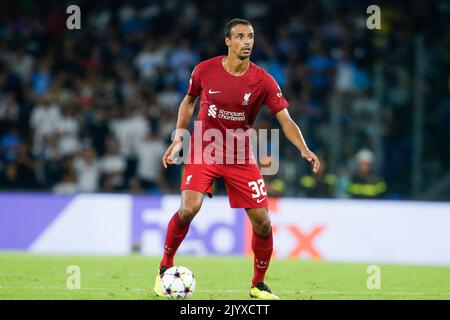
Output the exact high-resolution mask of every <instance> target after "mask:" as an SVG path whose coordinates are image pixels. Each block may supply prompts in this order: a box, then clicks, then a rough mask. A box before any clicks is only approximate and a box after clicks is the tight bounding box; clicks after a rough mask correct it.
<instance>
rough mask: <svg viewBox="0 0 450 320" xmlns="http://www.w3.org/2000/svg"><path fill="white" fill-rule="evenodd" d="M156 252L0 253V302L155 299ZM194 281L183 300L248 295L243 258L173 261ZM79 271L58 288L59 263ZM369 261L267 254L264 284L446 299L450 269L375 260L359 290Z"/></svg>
mask: <svg viewBox="0 0 450 320" xmlns="http://www.w3.org/2000/svg"><path fill="white" fill-rule="evenodd" d="M158 262H159V258H157V257H145V256H141V255H130V256H124V257H101V256H60V255H35V254H30V253H15V252H12V253H6V252H3V253H0V300H4V299H58V300H59V299H86V300H87V299H108V300H109V299H136V300H139V299H156V297H155V296H154V295H153V292H152V287H153V282H154V278H155V275H156V268H157V265H158ZM175 263H176V264H177V265H183V266H186V267H188V268H190V269H191V270H192V271H193V272H194V275H195V276H196V279H197V289H196V292H195V293H194V294H193V296H192V298H191V299H209V300H210V299H230V300H241V299H249V296H248V291H249V282H250V279H251V276H252V270H253V267H252V263H253V262H252V259H251V258H250V257H191V256H179V257H176V258H175ZM70 265H77V266H79V267H80V270H81V277H80V279H81V288H80V289H75V290H69V289H67V288H66V282H67V278H68V277H69V276H70V274H68V273H67V268H68V266H70ZM368 266H369V264H347V263H345V264H344V263H330V262H321V261H304V260H281V259H273V260H272V261H271V264H270V268H269V271H268V273H267V275H266V282H267V284H268V285H269V286H270V287H271V288H272V290H273V292H274V293H276V294H278V295H279V296H280V298H281V299H301V300H310V299H450V268H449V267H425V266H406V265H385V264H379V267H380V268H381V288H380V289H373V290H369V289H368V288H367V284H366V283H367V278H368V277H369V276H370V275H369V274H367V267H368Z"/></svg>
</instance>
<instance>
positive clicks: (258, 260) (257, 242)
mask: <svg viewBox="0 0 450 320" xmlns="http://www.w3.org/2000/svg"><path fill="white" fill-rule="evenodd" d="M252 250H253V253H254V254H255V256H254V261H253V279H252V287H254V286H256V285H257V284H258V282H264V275H265V274H266V271H267V268H268V267H269V262H270V257H271V256H272V251H273V237H272V230H270V234H269V235H268V236H260V235H258V234H256V233H255V231H253V236H252Z"/></svg>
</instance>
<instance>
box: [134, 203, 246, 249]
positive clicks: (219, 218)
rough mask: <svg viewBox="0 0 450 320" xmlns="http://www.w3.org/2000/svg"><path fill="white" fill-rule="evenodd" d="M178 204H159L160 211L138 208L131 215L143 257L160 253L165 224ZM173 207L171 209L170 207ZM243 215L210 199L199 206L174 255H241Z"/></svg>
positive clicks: (163, 239)
mask: <svg viewBox="0 0 450 320" xmlns="http://www.w3.org/2000/svg"><path fill="white" fill-rule="evenodd" d="M178 205H179V202H178V201H176V202H173V203H167V205H164V204H162V206H161V207H160V208H142V209H141V210H140V211H138V212H135V213H134V214H135V216H136V219H135V223H137V224H139V225H140V227H139V228H135V229H138V231H137V234H136V236H135V239H136V241H137V242H139V243H140V251H141V253H143V254H145V255H156V256H160V255H162V253H163V249H164V242H165V237H166V232H167V224H168V222H169V220H170V218H171V217H172V215H173V214H174V213H175V212H176V210H177V209H176V207H177V206H178ZM172 206H173V208H172ZM243 218H244V216H243V215H242V214H240V212H239V211H238V210H235V209H229V208H227V207H226V206H224V202H223V201H219V202H217V201H214V199H212V200H210V201H208V202H206V201H205V203H204V204H203V207H202V209H201V210H200V212H199V213H198V214H197V216H196V217H195V219H194V221H193V222H192V223H191V224H190V226H189V232H188V234H187V235H186V238H185V239H184V241H183V242H182V244H181V246H180V248H179V249H178V251H177V253H179V254H189V255H237V254H242V253H243V252H244V238H243V235H244V221H243Z"/></svg>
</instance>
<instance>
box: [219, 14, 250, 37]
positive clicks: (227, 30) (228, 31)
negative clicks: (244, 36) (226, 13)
mask: <svg viewBox="0 0 450 320" xmlns="http://www.w3.org/2000/svg"><path fill="white" fill-rule="evenodd" d="M237 24H245V25H247V26H251V25H252V23H251V22H250V21H248V20H245V19H240V18H234V19H231V20H230V21H228V23H227V24H226V25H225V29H224V33H225V38H231V28H233V27H234V26H235V25H237Z"/></svg>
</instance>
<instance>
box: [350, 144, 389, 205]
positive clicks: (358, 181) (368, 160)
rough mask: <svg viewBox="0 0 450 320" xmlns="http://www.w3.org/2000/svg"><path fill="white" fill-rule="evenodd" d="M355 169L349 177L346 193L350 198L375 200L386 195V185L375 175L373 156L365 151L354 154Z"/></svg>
mask: <svg viewBox="0 0 450 320" xmlns="http://www.w3.org/2000/svg"><path fill="white" fill-rule="evenodd" d="M355 158H356V161H357V169H356V172H355V173H354V174H353V175H352V176H351V181H350V185H349V189H348V192H349V194H350V196H351V197H352V198H365V199H375V198H380V197H382V196H383V195H384V194H385V193H386V183H385V182H384V180H383V179H382V178H381V177H380V176H378V175H376V174H375V172H374V169H373V161H374V155H373V153H372V152H371V151H369V150H367V149H362V150H360V151H359V152H358V153H357V154H356V157H355Z"/></svg>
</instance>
